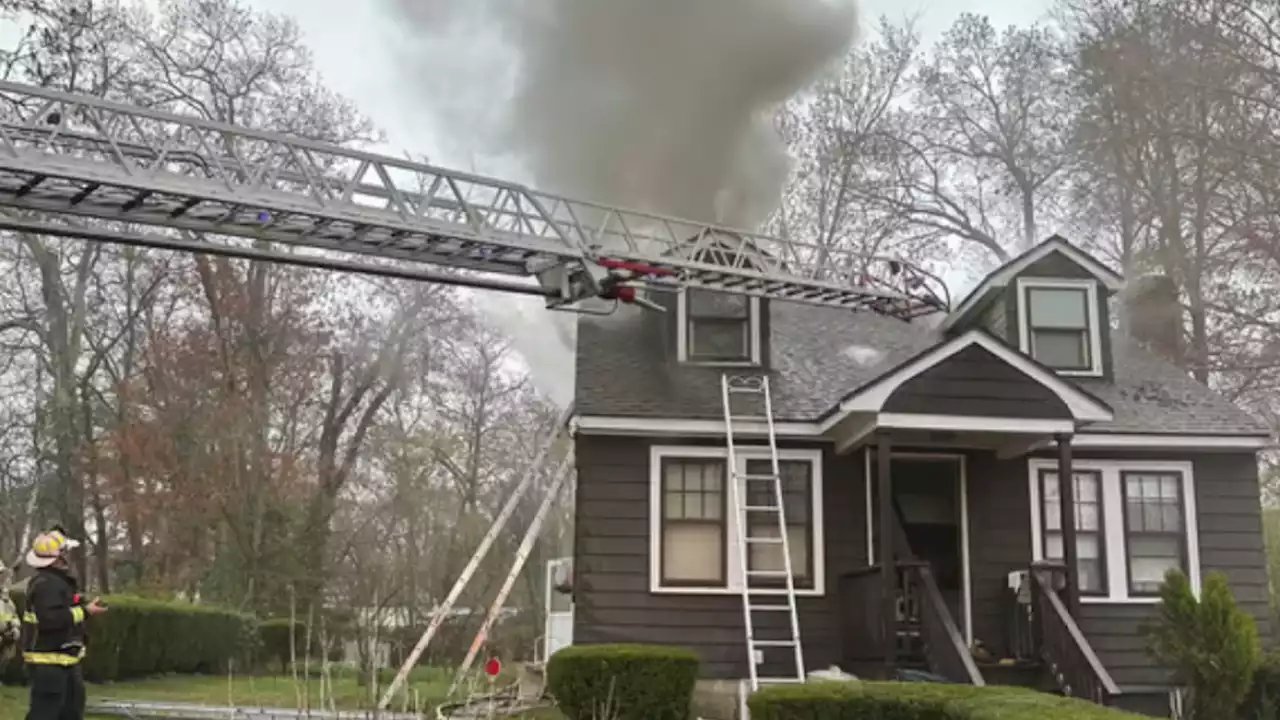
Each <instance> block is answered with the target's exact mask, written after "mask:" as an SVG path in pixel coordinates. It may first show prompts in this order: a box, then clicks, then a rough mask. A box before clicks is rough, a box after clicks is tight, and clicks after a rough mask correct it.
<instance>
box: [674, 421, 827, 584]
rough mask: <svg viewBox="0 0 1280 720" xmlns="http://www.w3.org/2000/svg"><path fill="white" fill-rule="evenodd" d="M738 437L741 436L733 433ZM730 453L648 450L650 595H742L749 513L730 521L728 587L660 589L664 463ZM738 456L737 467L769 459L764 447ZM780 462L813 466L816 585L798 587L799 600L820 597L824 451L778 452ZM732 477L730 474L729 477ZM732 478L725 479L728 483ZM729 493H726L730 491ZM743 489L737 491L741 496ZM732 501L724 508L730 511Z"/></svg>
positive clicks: (740, 449) (695, 448) (744, 449)
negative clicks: (742, 549) (741, 546)
mask: <svg viewBox="0 0 1280 720" xmlns="http://www.w3.org/2000/svg"><path fill="white" fill-rule="evenodd" d="M734 434H735V435H736V434H737V432H736V430H735V433H734ZM728 454H729V453H728V449H727V448H724V447H708V446H705V445H653V446H651V447H650V448H649V592H650V593H653V594H658V595H741V594H742V580H743V577H742V561H741V553H740V552H739V551H738V545H739V544H741V528H742V527H744V525H745V523H746V517H745V513H743V512H740V513H737V517H731V518H726V520H729V521H728V522H726V523H725V553H727V555H728V558H727V562H726V565H725V567H726V569H727V573H726V582H725V587H665V586H663V585H662V518H661V513H662V459H663V458H664V457H676V458H720V459H726V458H727V457H728ZM734 455H735V456H736V459H737V461H738V462H739V463H745V462H746V461H747V460H748V459H762V458H764V459H767V458H769V449H768V448H767V447H760V446H737V447H735V448H734ZM778 459H779V460H804V461H808V462H810V463H812V465H813V476H812V483H811V484H812V487H810V492H811V497H810V501H811V506H812V517H811V520H812V524H813V547H812V548H811V552H812V553H813V587H812V588H797V589H796V595H798V596H822V595H825V594H826V584H827V578H826V572H827V564H826V531H825V528H824V526H823V514H824V510H825V507H824V500H825V497H826V496H825V495H824V494H823V489H822V451H821V450H796V449H784V448H779V449H778ZM730 477H731V476H730ZM728 479H729V478H728V477H727V478H726V481H727V480H728ZM726 491H727V489H726ZM743 491H744V490H743V488H742V487H741V485H739V487H738V493H739V495H738V497H739V498H741V497H743V495H742V494H741V493H742V492H743ZM731 506H732V503H728V504H726V507H731ZM785 593H786V589H785V588H776V589H775V588H767V589H752V591H751V594H752V595H782V594H785Z"/></svg>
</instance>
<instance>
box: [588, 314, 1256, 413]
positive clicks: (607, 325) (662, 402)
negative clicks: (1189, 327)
mask: <svg viewBox="0 0 1280 720" xmlns="http://www.w3.org/2000/svg"><path fill="white" fill-rule="evenodd" d="M672 322H674V318H673V317H670V315H667V316H662V315H659V314H657V313H650V312H642V311H636V310H628V311H626V312H620V313H619V314H618V315H615V316H612V317H609V318H604V319H599V318H591V317H583V318H582V319H581V320H580V321H579V324H578V354H577V388H576V391H577V395H576V401H577V411H578V413H580V414H582V415H606V416H615V417H639V418H688V419H719V418H721V417H723V415H722V409H721V399H720V374H721V370H720V369H719V368H705V367H689V366H681V365H679V364H678V363H676V362H675V359H674V358H675V352H674V348H671V347H670V345H671V344H672V343H673V339H672V338H673V335H674V333H669V332H668V331H667V329H666V327H667V326H666V325H665V324H666V323H672ZM770 323H771V325H772V336H771V338H770V361H771V365H772V373H771V376H770V382H771V384H772V389H773V401H774V416H775V418H776V419H778V420H792V421H813V420H817V419H819V418H820V417H821V416H822V415H823V414H824V413H826V412H827V411H828V410H830V409H831V408H832V407H833V406H834V405H836V404H837V403H838V402H839V401H840V399H841V398H842V397H844V396H846V395H848V394H849V393H851V392H853V391H854V390H857V389H858V388H860V387H862V386H863V385H866V384H867V383H869V382H870V381H872V380H874V379H875V378H877V377H879V376H880V375H882V374H884V373H885V372H887V371H889V370H891V369H892V368H894V367H895V366H897V365H899V364H901V363H903V362H905V361H906V360H908V359H910V358H911V357H912V356H914V355H917V354H919V353H921V352H923V351H925V350H927V349H928V348H930V347H932V346H933V345H936V344H937V343H939V342H941V341H942V336H941V334H940V333H939V332H938V331H936V330H934V329H931V328H928V327H925V326H923V325H911V324H907V323H903V322H901V321H898V320H894V319H890V318H886V317H881V316H879V315H873V314H866V313H859V314H855V313H852V312H850V311H847V310H839V309H833V308H820V307H812V306H808V305H800V304H796V303H784V302H774V303H772V304H771V307H770ZM1112 348H1113V352H1114V362H1115V379H1114V382H1108V381H1100V380H1081V381H1079V382H1078V383H1077V384H1078V385H1079V387H1080V388H1081V389H1083V390H1085V391H1087V392H1089V393H1091V394H1093V395H1094V396H1095V397H1097V398H1098V399H1099V400H1102V401H1103V402H1105V403H1107V404H1108V405H1110V406H1111V407H1112V408H1113V409H1114V411H1115V420H1114V421H1112V422H1109V423H1105V424H1095V425H1091V426H1090V427H1089V430H1090V431H1091V432H1125V433H1185V434H1197V435H1217V434H1222V435H1231V434H1235V435H1242V434H1249V435H1254V434H1266V433H1267V432H1268V428H1267V426H1266V425H1265V424H1263V423H1262V422H1261V421H1259V420H1257V419H1255V418H1253V417H1252V416H1250V415H1249V414H1248V413H1246V412H1244V411H1243V410H1241V409H1240V408H1238V407H1236V406H1234V405H1233V404H1231V403H1230V402H1228V401H1227V400H1226V399H1225V398H1223V397H1221V396H1220V395H1218V394H1216V393H1214V392H1213V391H1212V390H1210V389H1209V388H1207V387H1205V386H1204V385H1201V384H1200V383H1198V382H1196V381H1195V380H1193V379H1192V378H1190V377H1189V376H1187V375H1186V374H1185V373H1183V372H1182V371H1181V370H1179V369H1178V368H1177V367H1176V366H1174V365H1173V364H1171V363H1169V362H1168V361H1165V360H1163V359H1162V358H1160V357H1159V356H1156V355H1154V354H1152V353H1150V352H1148V351H1146V350H1144V349H1143V348H1141V347H1140V346H1139V345H1138V344H1137V343H1135V342H1133V341H1132V340H1131V339H1130V338H1128V337H1126V336H1123V335H1120V334H1118V333H1115V334H1113V338H1112Z"/></svg>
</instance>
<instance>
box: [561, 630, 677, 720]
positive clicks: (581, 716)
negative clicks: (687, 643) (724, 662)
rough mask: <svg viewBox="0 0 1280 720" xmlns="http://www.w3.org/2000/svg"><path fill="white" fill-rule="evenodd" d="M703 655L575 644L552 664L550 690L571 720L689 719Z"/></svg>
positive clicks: (658, 648) (668, 649) (654, 648)
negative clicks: (598, 719) (700, 657)
mask: <svg viewBox="0 0 1280 720" xmlns="http://www.w3.org/2000/svg"><path fill="white" fill-rule="evenodd" d="M697 679H698V656H697V655H694V654H693V653H692V652H689V651H688V650H684V649H681V648H672V647H663V646H656V645H574V646H571V647H567V648H564V649H562V650H560V651H559V652H557V653H556V654H555V655H552V656H551V659H550V660H549V661H548V662H547V689H548V690H549V691H550V692H551V696H552V697H554V698H555V700H556V704H557V705H559V706H560V710H561V711H563V712H564V714H565V715H566V716H568V717H569V720H594V718H597V717H602V716H603V715H602V712H601V711H602V710H603V709H605V708H608V709H609V710H610V711H611V712H610V714H609V715H608V716H607V717H609V718H610V719H611V720H686V718H688V717H689V703H690V702H691V701H692V699H693V685H694V683H695V682H696V681H697Z"/></svg>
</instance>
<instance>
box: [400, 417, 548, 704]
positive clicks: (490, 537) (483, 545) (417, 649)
mask: <svg viewBox="0 0 1280 720" xmlns="http://www.w3.org/2000/svg"><path fill="white" fill-rule="evenodd" d="M573 413H574V406H573V404H572V403H570V404H569V405H568V406H567V407H566V408H564V410H562V411H561V413H560V416H559V417H558V418H557V419H556V425H555V427H554V429H553V430H552V433H551V436H550V437H548V438H547V441H546V443H544V444H543V446H542V447H541V448H540V449H539V450H538V456H537V457H536V458H535V459H534V461H533V464H532V465H530V466H529V469H528V470H527V471H525V473H524V476H523V477H521V478H520V482H519V483H517V484H516V487H515V489H514V490H512V491H511V495H510V496H509V497H508V498H507V502H506V504H505V505H503V506H502V509H501V510H500V511H498V516H497V517H496V518H494V520H493V524H492V525H490V526H489V530H488V532H486V533H485V535H484V537H483V538H481V540H480V544H479V546H477V547H476V550H475V552H474V553H472V555H471V559H470V560H468V561H467V565H466V567H465V568H463V570H462V574H461V575H459V576H458V579H457V580H455V581H454V583H453V587H452V588H450V589H449V594H448V595H447V596H445V599H444V601H443V602H442V603H440V604H439V605H437V606H436V608H435V610H434V611H433V612H432V613H431V620H430V621H428V623H427V627H426V629H425V630H423V631H422V636H421V637H420V638H418V644H417V645H414V646H413V650H412V651H411V652H410V653H409V656H408V657H406V658H405V659H404V663H403V664H401V665H400V669H399V670H398V671H397V672H396V676H395V677H394V678H392V680H391V684H390V685H388V686H387V689H386V690H385V691H384V692H383V694H382V699H381V700H380V701H379V702H378V708H379V709H380V710H385V709H386V708H387V707H388V706H389V705H390V704H391V700H392V698H394V697H395V695H396V693H397V692H399V690H400V687H401V686H402V685H403V684H404V682H405V680H406V679H407V678H408V677H409V671H410V670H412V669H413V667H414V666H415V665H417V664H418V659H419V658H421V657H422V653H424V652H426V650H427V646H428V645H429V644H430V643H431V640H432V638H434V637H435V634H436V633H437V632H438V631H439V630H440V627H441V626H442V625H443V624H444V621H445V618H446V617H447V616H448V614H449V611H450V610H452V609H453V606H454V605H455V604H456V603H457V602H458V600H459V598H461V597H462V592H463V591H464V590H466V588H467V585H468V584H470V582H471V578H472V577H474V576H475V574H476V571H477V570H479V569H480V563H481V562H482V561H483V560H484V558H485V556H486V555H488V554H489V550H490V548H492V547H493V544H494V542H496V541H497V539H498V535H499V534H500V533H501V532H502V529H503V528H504V527H506V524H507V523H508V522H509V521H510V520H511V517H512V516H513V515H515V511H516V506H517V505H519V503H520V499H521V498H522V497H524V494H525V493H526V492H527V491H528V490H529V488H530V487H531V486H532V485H533V482H534V480H535V479H536V478H537V477H538V475H539V474H541V472H542V468H543V467H545V466H546V464H547V460H548V459H549V458H550V457H551V449H552V448H553V447H554V446H555V445H556V443H557V442H559V440H560V439H561V438H562V437H565V436H566V432H567V427H568V423H569V419H570V418H572V417H573Z"/></svg>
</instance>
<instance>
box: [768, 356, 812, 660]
mask: <svg viewBox="0 0 1280 720" xmlns="http://www.w3.org/2000/svg"><path fill="white" fill-rule="evenodd" d="M761 383H762V385H763V389H764V408H765V409H764V416H765V422H766V423H767V425H768V432H769V455H770V462H771V463H772V465H773V476H774V478H775V482H774V483H773V490H774V502H775V503H777V508H778V536H779V537H780V538H782V542H781V543H780V544H781V545H782V569H783V574H784V575H785V576H786V584H787V598H788V603H787V605H788V606H789V613H790V616H791V617H790V618H789V619H790V621H791V635H792V637H793V638H794V639H795V656H796V659H795V662H796V674H797V676H798V677H799V678H801V679H803V678H804V676H805V675H804V652H803V649H802V648H801V645H800V613H799V611H798V609H797V607H796V578H795V572H794V568H793V567H792V563H791V538H790V532H788V531H789V528H788V527H787V517H786V506H785V505H783V496H784V493H783V491H782V467H781V463H779V461H778V442H777V435H776V434H775V428H774V423H773V393H772V392H770V388H769V377H768V376H767V375H766V376H764V377H763V378H761Z"/></svg>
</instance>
